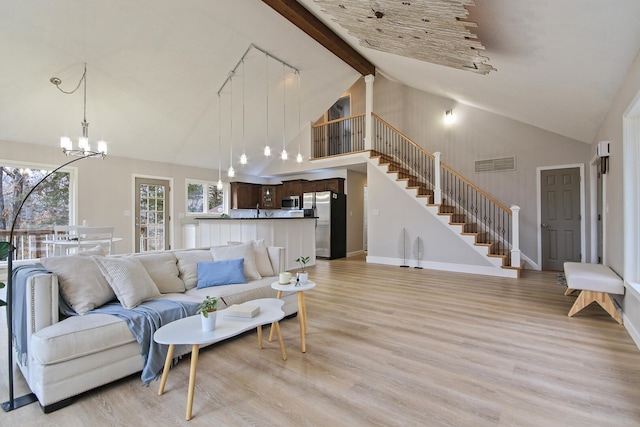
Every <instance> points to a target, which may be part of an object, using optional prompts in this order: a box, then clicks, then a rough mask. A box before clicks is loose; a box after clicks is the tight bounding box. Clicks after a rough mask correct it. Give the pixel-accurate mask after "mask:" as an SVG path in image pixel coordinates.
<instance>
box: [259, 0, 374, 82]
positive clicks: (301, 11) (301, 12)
mask: <svg viewBox="0 0 640 427" xmlns="http://www.w3.org/2000/svg"><path fill="white" fill-rule="evenodd" d="M262 1H263V3H265V4H266V5H267V6H269V7H271V8H272V9H273V10H275V11H276V12H278V13H279V14H280V15H282V16H284V17H285V18H287V19H288V20H289V21H290V22H291V23H292V24H293V25H295V26H296V27H298V28H300V29H301V30H302V31H304V32H305V33H306V34H307V35H309V36H310V37H311V38H312V39H314V40H315V41H317V42H318V43H320V44H321V45H322V46H324V47H325V48H327V49H328V50H329V51H330V52H332V53H333V54H334V55H336V56H337V57H338V58H340V59H342V60H343V61H344V62H346V63H347V64H348V65H349V66H350V67H352V68H353V69H354V70H356V71H357V72H359V73H360V74H362V75H363V76H366V75H368V74H372V75H375V73H376V67H375V66H374V65H373V64H372V63H371V62H369V61H368V60H367V59H365V57H363V56H362V55H361V54H360V53H358V51H356V50H355V49H354V48H353V47H351V46H350V45H349V44H348V43H347V42H345V41H344V40H342V39H341V38H340V37H339V36H338V35H337V34H336V33H334V32H333V31H332V30H331V29H330V28H329V27H327V26H326V25H325V24H324V23H323V22H322V21H321V20H320V19H318V18H317V17H316V16H315V15H313V14H312V13H311V12H309V11H308V10H307V9H306V8H305V7H304V6H302V5H301V4H300V3H298V2H297V1H295V0H262Z"/></svg>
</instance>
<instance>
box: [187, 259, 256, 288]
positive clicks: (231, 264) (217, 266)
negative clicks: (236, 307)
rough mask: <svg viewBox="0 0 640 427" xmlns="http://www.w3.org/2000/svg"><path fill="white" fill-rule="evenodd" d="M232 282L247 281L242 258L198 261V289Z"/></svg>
mask: <svg viewBox="0 0 640 427" xmlns="http://www.w3.org/2000/svg"><path fill="white" fill-rule="evenodd" d="M234 283H235V284H240V283H247V279H246V278H245V277H244V259H243V258H239V259H228V260H224V261H211V262H199V263H198V286H197V287H198V289H202V288H208V287H211V286H220V285H230V284H234Z"/></svg>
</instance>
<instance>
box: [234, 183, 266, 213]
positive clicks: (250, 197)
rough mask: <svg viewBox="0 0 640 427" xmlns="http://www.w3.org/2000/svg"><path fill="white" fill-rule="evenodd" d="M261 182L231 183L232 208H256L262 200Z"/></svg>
mask: <svg viewBox="0 0 640 427" xmlns="http://www.w3.org/2000/svg"><path fill="white" fill-rule="evenodd" d="M260 187H261V186H260V184H251V183H248V182H232V183H231V209H255V208H256V206H257V205H258V203H259V202H260Z"/></svg>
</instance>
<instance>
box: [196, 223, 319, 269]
mask: <svg viewBox="0 0 640 427" xmlns="http://www.w3.org/2000/svg"><path fill="white" fill-rule="evenodd" d="M194 222H195V223H196V227H197V230H196V233H195V235H196V242H195V246H196V247H208V246H217V245H226V244H228V243H229V242H247V241H250V240H258V239H264V242H265V244H266V245H267V246H282V247H284V248H285V249H286V255H285V261H286V264H285V267H284V268H285V269H286V270H292V269H296V268H300V265H299V264H298V263H296V262H295V260H296V258H298V257H299V256H308V257H309V258H310V261H309V263H308V264H307V265H315V263H316V218H313V217H302V218H195V221H194Z"/></svg>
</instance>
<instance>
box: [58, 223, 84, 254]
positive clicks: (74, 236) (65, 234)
mask: <svg viewBox="0 0 640 427" xmlns="http://www.w3.org/2000/svg"><path fill="white" fill-rule="evenodd" d="M77 241H78V226H76V225H54V226H53V255H66V254H67V253H68V252H69V249H71V248H76V247H77V246H76V244H75V243H76V242H77Z"/></svg>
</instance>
